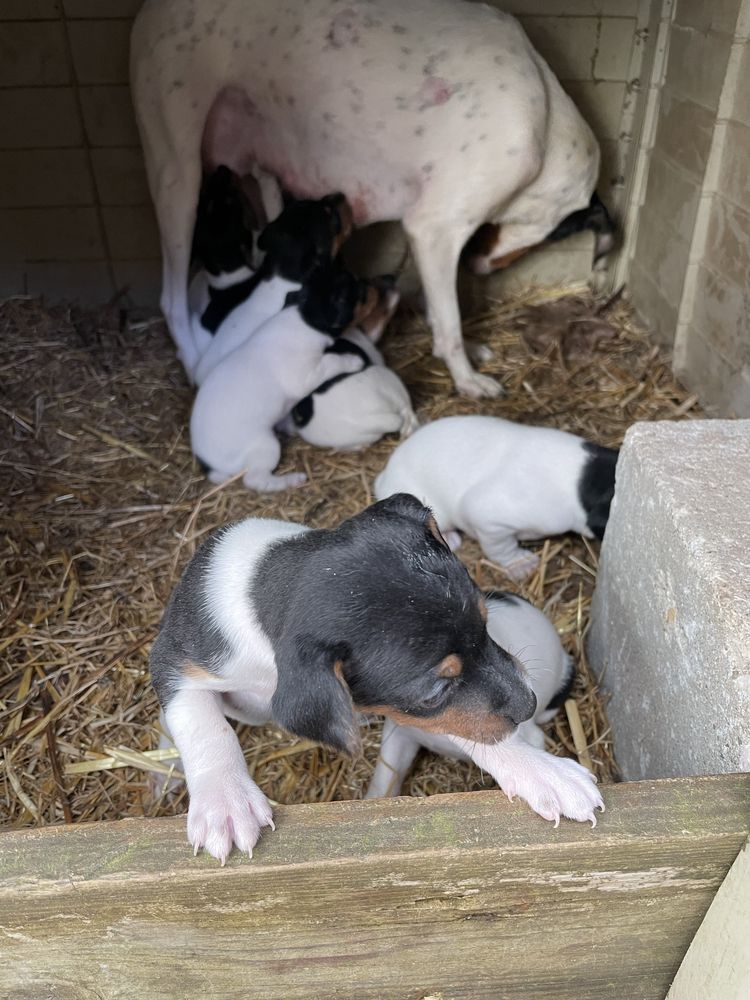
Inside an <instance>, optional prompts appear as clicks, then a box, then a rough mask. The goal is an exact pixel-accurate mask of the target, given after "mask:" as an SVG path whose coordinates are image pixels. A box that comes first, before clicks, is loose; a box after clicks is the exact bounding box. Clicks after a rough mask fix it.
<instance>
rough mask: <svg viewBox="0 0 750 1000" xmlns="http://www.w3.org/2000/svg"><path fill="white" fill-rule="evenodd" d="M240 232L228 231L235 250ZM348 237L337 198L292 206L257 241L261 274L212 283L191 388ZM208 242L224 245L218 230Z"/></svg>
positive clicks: (344, 206)
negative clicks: (260, 257) (199, 352)
mask: <svg viewBox="0 0 750 1000" xmlns="http://www.w3.org/2000/svg"><path fill="white" fill-rule="evenodd" d="M217 173H218V172H217ZM226 183H227V179H226V177H224V179H223V181H221V182H219V181H217V182H216V184H215V185H214V188H213V193H214V196H215V197H216V198H217V199H218V200H220V199H221V198H222V185H226ZM240 228H241V227H239V226H238V224H237V221H236V220H235V224H234V227H233V229H232V230H230V231H231V232H233V233H234V236H233V238H234V240H235V245H236V246H237V247H240V245H241V241H242V236H241V233H240V232H239V229H240ZM351 231H352V213H351V208H350V207H349V203H348V202H347V200H346V198H345V197H344V196H343V195H341V194H332V195H328V196H327V197H325V198H322V199H320V200H319V201H292V202H290V203H289V204H288V205H287V206H286V207H285V208H284V210H283V211H282V213H281V215H279V216H278V218H276V219H274V220H273V221H272V222H270V223H269V224H268V225H267V226H266V228H265V229H264V230H263V232H262V233H261V234H260V236H259V238H258V248H259V249H260V250H261V251H263V252H264V253H265V257H264V260H263V263H262V265H261V266H260V268H259V269H258V270H257V271H256V272H255V273H254V274H253V273H248V274H243V272H242V271H239V270H238V271H235V272H233V273H224V274H222V275H221V286H220V287H219V285H218V282H216V281H214V284H213V287H212V288H211V299H210V302H209V303H208V305H207V306H206V308H205V309H204V310H203V311H202V312H201V314H200V316H199V317H198V318H197V320H195V322H197V324H198V326H199V327H200V331H194V336H195V337H196V338H198V337H199V336H200V335H201V332H202V338H203V339H202V340H201V357H200V360H199V362H198V364H197V366H196V368H195V371H194V373H193V378H194V381H195V383H196V384H197V385H201V384H202V383H203V382H204V381H205V379H206V377H207V376H208V374H209V373H210V372H211V371H212V370H213V369H214V368H215V367H216V365H217V364H219V362H220V361H221V360H222V359H223V358H225V357H226V356H227V355H228V354H230V353H231V352H232V351H233V350H235V348H237V347H239V346H240V345H241V344H243V343H244V342H245V341H246V340H247V339H248V338H249V337H251V336H252V335H253V334H254V333H255V332H256V331H257V330H258V329H260V327H261V326H262V324H263V323H265V322H266V320H268V319H270V318H271V317H272V316H275V315H276V314H277V313H279V312H280V311H281V310H282V309H283V308H284V303H285V301H286V297H287V295H288V294H289V293H290V292H296V291H299V289H300V288H301V287H302V285H303V284H305V283H306V282H307V281H308V280H309V278H310V276H311V275H312V274H313V273H314V272H315V271H316V270H318V269H320V268H321V267H324V266H325V265H327V264H329V263H330V262H331V261H332V260H334V259H335V258H336V256H337V254H338V252H339V250H340V249H341V246H342V245H343V243H344V242H345V241H346V240H347V239H348V238H349V235H350V234H351ZM210 236H211V239H212V240H213V239H214V238H215V239H216V241H217V245H218V246H220V247H221V246H224V245H225V244H226V242H228V237H227V236H226V235H225V234H224V233H223V232H221V233H220V232H219V231H218V230H217V231H215V236H214V230H211V234H210ZM208 237H209V234H206V240H208Z"/></svg>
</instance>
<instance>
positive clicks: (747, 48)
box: [627, 0, 750, 416]
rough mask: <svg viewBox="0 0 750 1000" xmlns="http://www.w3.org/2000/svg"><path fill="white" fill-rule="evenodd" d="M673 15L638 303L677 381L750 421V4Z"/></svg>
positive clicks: (635, 278)
mask: <svg viewBox="0 0 750 1000" xmlns="http://www.w3.org/2000/svg"><path fill="white" fill-rule="evenodd" d="M663 12H664V14H665V17H666V20H667V21H668V25H667V37H666V59H665V63H664V76H663V86H661V87H660V92H659V108H658V113H657V114H656V116H655V128H654V129H653V131H652V135H651V140H650V142H646V143H644V150H643V152H644V155H648V156H649V162H648V167H647V171H646V182H645V185H644V198H643V203H642V205H641V206H640V208H639V210H638V211H636V212H634V213H632V218H631V220H630V224H631V228H633V229H636V230H637V237H636V238H635V239H634V240H633V242H632V259H631V260H630V261H629V263H628V267H627V270H628V272H629V275H628V276H629V287H630V296H631V299H632V301H633V302H634V304H635V305H636V307H637V308H638V309H639V311H640V312H641V313H642V315H643V316H644V318H645V319H646V320H647V321H648V322H649V324H650V325H651V327H652V329H653V330H654V333H655V334H656V336H657V338H658V339H659V340H660V341H662V342H663V343H665V344H669V345H673V346H674V352H675V371H676V372H677V374H678V376H679V377H680V378H681V379H682V380H683V381H684V382H685V383H686V384H687V385H689V386H690V387H691V388H694V389H695V390H696V391H697V392H698V393H699V394H700V395H701V398H702V400H703V401H704V402H705V403H707V404H708V405H709V406H713V407H714V409H715V411H716V412H718V413H721V414H724V415H738V416H750V284H749V279H750V40H749V35H750V2H748V0H721V2H715V3H710V4H709V3H702V2H698V0H677V2H676V3H675V5H674V8H673V9H672V5H671V4H669V3H667V4H665V5H664V7H663ZM649 154H650V155H649Z"/></svg>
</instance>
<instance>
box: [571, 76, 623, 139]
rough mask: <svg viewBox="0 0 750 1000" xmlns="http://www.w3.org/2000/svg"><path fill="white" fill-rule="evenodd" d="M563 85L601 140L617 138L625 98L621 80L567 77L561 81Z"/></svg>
mask: <svg viewBox="0 0 750 1000" xmlns="http://www.w3.org/2000/svg"><path fill="white" fill-rule="evenodd" d="M563 87H564V89H565V90H566V91H567V93H568V94H570V96H571V97H572V99H573V100H574V101H575V103H576V106H577V108H578V110H579V111H580V112H581V114H582V115H583V117H584V118H585V119H586V121H587V122H588V124H589V125H590V126H591V128H592V129H593V131H594V135H595V136H596V137H597V139H599V141H600V142H601V141H602V140H605V139H619V137H620V122H621V119H622V107H623V101H624V100H625V87H626V85H625V84H624V83H619V82H614V81H599V80H597V81H587V80H570V81H564V82H563Z"/></svg>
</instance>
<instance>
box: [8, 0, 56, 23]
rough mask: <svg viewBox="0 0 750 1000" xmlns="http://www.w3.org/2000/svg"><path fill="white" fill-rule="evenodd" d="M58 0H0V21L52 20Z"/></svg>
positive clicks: (54, 16)
mask: <svg viewBox="0 0 750 1000" xmlns="http://www.w3.org/2000/svg"><path fill="white" fill-rule="evenodd" d="M59 14H60V0H0V21H39V20H45V19H46V20H50V19H52V20H54V18H56V17H58V16H59Z"/></svg>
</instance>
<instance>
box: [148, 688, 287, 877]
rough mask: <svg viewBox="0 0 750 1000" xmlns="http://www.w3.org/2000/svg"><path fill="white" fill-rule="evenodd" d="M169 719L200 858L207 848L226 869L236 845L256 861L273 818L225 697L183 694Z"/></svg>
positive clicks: (169, 711) (177, 696) (192, 692)
mask: <svg viewBox="0 0 750 1000" xmlns="http://www.w3.org/2000/svg"><path fill="white" fill-rule="evenodd" d="M164 718H165V720H166V723H167V726H168V728H169V732H170V733H171V734H172V739H173V740H174V742H175V746H176V747H177V749H178V750H179V751H180V756H181V758H182V762H183V768H184V771H185V780H186V781H187V786H188V794H189V795H190V806H189V809H188V840H189V841H190V843H191V844H192V845H193V847H194V848H195V853H196V854H197V853H198V851H199V850H200V849H201V848H202V847H203V848H205V850H207V851H208V853H209V854H212V855H213V856H214V857H215V858H218V859H219V861H221V863H222V865H223V864H224V863H225V861H226V860H227V858H228V857H229V853H230V851H231V850H232V844H236V845H237V847H238V848H239V849H240V850H241V851H247V853H248V854H250V855H251V856H252V853H253V847H254V846H255V844H256V843H257V841H258V838H259V837H260V831H261V829H262V827H264V826H270V827H273V820H272V816H273V813H272V811H271V806H270V805H269V803H268V799H267V798H266V797H265V795H264V794H263V792H262V791H261V790H260V789H259V788H258V786H257V785H256V784H255V782H254V781H253V780H252V778H251V777H250V775H249V774H248V773H247V766H246V764H245V758H244V757H243V755H242V750H241V749H240V745H239V743H238V741H237V736H236V735H235V732H234V730H233V729H232V727H231V726H230V725H229V723H228V722H227V720H226V719H225V718H224V713H223V711H222V709H221V695H220V694H218V693H216V692H214V691H200V690H195V689H182V690H180V691H178V692H177V693H176V694H175V695H173V696H172V698H171V699H170V701H169V703H168V704H167V707H166V709H165V712H164Z"/></svg>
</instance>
